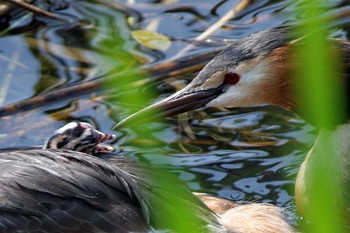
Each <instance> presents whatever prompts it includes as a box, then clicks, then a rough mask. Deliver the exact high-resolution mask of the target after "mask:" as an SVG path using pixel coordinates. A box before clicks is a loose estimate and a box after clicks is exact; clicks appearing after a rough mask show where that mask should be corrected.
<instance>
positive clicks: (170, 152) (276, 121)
mask: <svg viewBox="0 0 350 233" xmlns="http://www.w3.org/2000/svg"><path fill="white" fill-rule="evenodd" d="M237 3H238V1H171V0H169V1H137V0H135V1H64V2H61V1H56V3H55V4H54V5H51V6H49V5H48V4H45V2H43V1H36V4H37V5H38V6H40V7H43V8H49V7H51V9H52V10H53V12H56V13H57V14H59V15H61V16H63V17H65V18H66V19H68V20H69V22H68V23H67V22H59V21H56V20H51V19H47V18H44V17H40V16H37V17H33V16H32V15H28V13H27V12H25V11H23V12H20V13H16V14H15V16H14V15H11V16H10V17H9V19H11V21H7V23H8V25H7V23H3V24H2V25H1V28H2V29H3V30H5V29H6V28H7V29H9V30H7V31H3V32H2V34H1V37H0V70H1V71H2V72H1V76H0V88H1V89H0V105H6V104H8V103H13V102H16V101H19V100H23V99H26V98H30V97H33V96H36V95H38V94H42V93H48V92H50V91H52V90H55V89H60V88H63V87H67V86H70V85H73V84H77V83H83V82H85V81H88V80H90V79H92V78H95V77H98V76H99V75H102V74H104V73H105V72H108V71H110V70H111V69H112V68H116V69H117V70H127V69H130V68H131V67H132V66H141V65H144V64H152V63H155V62H161V61H165V60H166V59H168V58H171V57H173V56H174V55H176V54H177V53H178V52H179V51H180V50H181V49H182V48H184V47H185V46H187V45H188V44H191V41H193V39H194V38H195V37H196V36H198V35H199V34H200V33H201V32H203V31H205V30H206V29H207V28H208V27H209V26H210V25H212V24H213V23H214V22H216V21H217V20H218V19H219V18H221V17H222V16H223V15H224V14H225V13H226V12H227V11H228V10H229V9H232V8H233V7H234V6H235V5H236V4H237ZM346 4H347V2H346V1H331V2H330V3H329V8H334V9H337V8H339V7H341V6H343V5H346ZM294 8H295V4H294V3H293V1H267V0H261V1H260V0H259V1H253V2H252V3H251V4H250V5H249V6H248V7H247V8H245V9H244V10H242V11H241V12H240V13H239V14H238V15H237V16H236V17H235V18H234V19H232V20H230V21H229V22H228V23H226V24H225V27H222V28H220V29H219V30H217V31H216V32H215V33H214V34H212V35H211V36H210V38H212V39H215V40H222V39H235V38H241V37H244V36H247V35H249V34H251V33H253V32H257V31H260V30H263V29H266V28H271V27H274V26H278V25H282V24H288V23H293V22H294V20H295V18H296V17H298V16H295V15H293V14H292V12H293V9H294ZM55 9H56V10H55ZM9 25H11V27H10V28H8V26H9ZM138 29H149V30H155V31H157V32H158V33H161V34H164V35H166V36H167V37H169V38H170V39H171V46H170V48H169V49H168V50H166V51H154V50H150V49H147V48H145V47H144V46H142V45H140V44H139V43H137V42H136V41H135V40H134V39H133V37H132V36H131V35H130V33H131V32H132V31H134V30H138ZM347 35H348V34H347V28H346V27H345V26H344V27H338V28H337V29H334V30H333V31H332V36H333V37H340V38H343V39H346V38H347ZM116 38H119V39H118V40H119V41H120V38H121V39H122V40H123V41H124V42H120V43H119V42H118V43H119V44H118V43H116V42H115V41H116V40H117V39H116ZM210 46H211V45H210V44H207V45H206V44H203V43H202V44H199V45H198V46H197V47H196V50H197V51H200V50H203V49H205V48H208V47H210ZM127 52H129V53H131V54H132V55H133V59H132V61H131V62H129V63H125V62H124V61H125V60H123V59H125V57H127V56H129V55H128V54H127ZM106 54H107V56H106ZM108 55H112V56H108ZM194 75H195V74H192V73H189V74H188V75H186V77H174V78H169V79H166V80H162V81H157V82H154V83H151V84H148V85H147V86H141V87H136V88H134V87H133V88H130V90H129V92H135V93H141V92H148V91H150V90H151V89H152V88H155V89H156V90H157V94H156V95H155V96H153V97H150V98H147V99H144V103H142V104H141V103H136V102H135V101H134V100H133V99H127V100H128V101H125V98H123V97H126V96H128V94H129V93H128V91H125V90H124V91H123V90H121V91H118V90H117V89H118V88H116V91H115V92H102V93H97V94H96V93H92V94H88V95H84V96H83V97H81V96H80V97H77V98H73V99H70V100H69V101H59V100H57V102H55V103H54V104H50V105H48V106H45V107H43V108H39V109H36V110H34V111H21V112H19V113H18V114H16V115H13V116H7V117H3V118H1V120H0V147H9V146H26V145H37V144H42V143H44V141H45V137H46V136H47V135H48V134H50V133H52V132H53V131H54V129H56V128H58V127H60V126H62V125H64V124H65V123H67V122H70V121H72V120H79V121H87V122H90V123H92V124H93V125H95V126H97V127H98V128H99V129H101V130H103V131H105V132H109V133H116V134H117V135H118V137H119V139H118V141H117V142H115V144H114V145H115V146H116V147H118V148H119V150H120V151H121V154H123V155H125V156H131V157H134V158H137V159H139V160H142V161H145V162H148V163H151V164H171V165H173V166H172V167H173V172H174V173H176V174H178V176H179V177H180V178H181V179H182V180H184V181H185V182H186V183H187V184H188V186H189V188H190V189H191V190H193V191H198V192H207V193H212V194H215V195H217V196H220V197H225V198H229V199H232V200H238V201H257V202H269V203H273V204H277V205H279V206H283V207H286V208H287V209H288V210H290V213H291V216H290V220H291V222H294V221H295V220H296V217H295V216H294V215H293V211H294V197H293V186H294V180H295V176H296V173H297V171H298V167H299V165H300V163H301V162H302V160H303V159H304V156H305V154H306V152H307V151H308V150H309V148H310V146H311V145H312V142H313V140H314V138H315V136H314V134H315V130H314V129H313V128H312V127H311V126H310V125H308V124H306V123H305V122H304V121H302V120H301V119H300V118H298V117H297V116H296V115H294V114H292V113H288V112H286V111H284V110H282V109H280V108H277V107H273V106H259V107H254V108H253V107H250V108H237V109H230V111H224V112H223V111H220V110H217V109H204V110H199V111H196V112H194V113H189V114H186V115H183V116H182V117H180V118H172V119H168V120H167V121H166V122H163V123H157V122H155V123H153V124H152V125H153V126H154V127H155V128H156V130H155V131H154V132H153V133H152V134H150V135H148V137H147V138H146V137H143V136H139V135H137V134H136V133H135V132H133V130H130V129H122V130H121V131H119V132H114V131H112V130H111V128H112V126H113V125H114V124H115V123H116V122H117V121H119V120H121V119H123V118H124V117H126V116H127V115H128V114H131V113H132V112H133V111H134V109H141V108H142V107H143V106H145V105H146V104H149V103H152V102H153V101H154V100H155V99H160V98H163V97H165V96H166V95H168V94H170V93H172V92H174V91H175V90H174V88H173V86H172V84H174V81H175V80H177V83H182V84H184V83H187V82H188V81H189V80H190V79H191V78H193V77H194ZM111 96H116V97H117V98H116V100H114V101H112V102H111V101H108V100H109V97H111ZM118 100H120V101H118ZM130 108H132V109H133V110H130ZM148 127H150V126H147V125H146V126H140V128H145V129H146V128H148Z"/></svg>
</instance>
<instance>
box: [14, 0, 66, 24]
mask: <svg viewBox="0 0 350 233" xmlns="http://www.w3.org/2000/svg"><path fill="white" fill-rule="evenodd" d="M8 1H9V2H10V3H12V4H15V5H17V6H19V7H22V8H24V9H26V10H28V11H30V12H33V13H34V14H37V15H42V16H45V17H48V18H51V19H56V20H60V21H64V22H69V21H68V20H67V19H65V18H63V17H61V16H59V15H57V14H54V13H51V12H49V11H46V10H43V9H41V8H39V7H36V6H33V5H31V4H28V3H26V2H24V1H21V0H8Z"/></svg>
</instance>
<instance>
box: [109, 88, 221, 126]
mask: <svg viewBox="0 0 350 233" xmlns="http://www.w3.org/2000/svg"><path fill="white" fill-rule="evenodd" d="M185 89H186V90H185ZM185 89H184V90H182V91H179V92H177V93H175V94H174V95H171V96H170V97H168V98H166V99H164V100H161V101H159V102H157V103H155V104H152V105H150V106H148V107H146V108H144V109H142V110H140V111H138V112H136V113H134V114H132V115H131V116H129V117H127V118H125V119H124V120H122V121H121V122H119V123H118V124H116V125H115V126H114V127H113V129H117V128H120V127H122V126H125V125H128V124H132V123H138V122H142V121H144V120H145V119H150V118H152V119H161V118H165V117H169V116H174V115H177V114H180V113H184V112H188V111H191V110H195V109H198V108H201V107H204V106H205V105H206V104H207V103H209V102H210V101H211V100H213V99H215V98H216V97H218V96H219V95H220V94H222V89H221V88H213V89H208V90H199V91H194V92H190V91H188V89H187V88H185Z"/></svg>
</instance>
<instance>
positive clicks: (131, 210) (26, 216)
mask: <svg viewBox="0 0 350 233" xmlns="http://www.w3.org/2000/svg"><path fill="white" fill-rule="evenodd" d="M114 138H115V136H114V135H112V134H104V133H102V132H100V131H98V130H96V129H95V128H93V127H92V126H91V125H90V124H88V123H83V122H72V123H69V124H67V125H66V126H64V127H62V128H60V129H59V130H57V131H56V132H55V133H54V135H53V136H51V137H50V138H49V139H48V140H47V142H46V143H45V145H44V148H43V149H26V150H19V149H2V150H0V187H1V188H0V197H1V198H0V232H84V233H85V232H114V233H115V232H118V233H123V232H125V233H126V232H138V233H141V232H154V231H157V230H163V229H164V228H163V227H164V225H163V222H173V223H174V224H176V220H174V219H168V217H167V216H161V214H162V213H164V212H162V211H160V210H159V208H165V209H167V211H168V212H167V213H169V211H170V212H175V213H174V216H173V217H175V218H183V216H180V215H176V208H173V207H172V206H171V205H169V200H170V199H171V200H175V201H176V203H177V204H179V203H180V204H181V203H190V204H191V210H192V213H193V214H194V215H196V216H197V217H198V219H196V220H197V221H198V222H194V223H193V224H194V226H196V229H198V231H195V232H198V233H200V232H217V233H221V232H223V233H224V232H227V233H234V232H240V233H245V232H246V233H248V232H249V233H259V232H266V233H278V232H283V233H292V232H293V230H292V228H291V227H290V226H289V225H288V224H287V223H286V221H285V220H284V217H283V214H282V210H281V209H280V208H278V207H275V206H272V205H269V204H254V205H251V208H250V210H251V211H250V212H249V211H245V212H241V213H242V214H243V215H244V214H248V213H250V215H249V216H248V215H246V216H247V219H246V220H247V221H248V222H249V224H248V222H245V223H244V224H242V222H240V220H242V216H239V215H240V212H239V211H232V210H233V209H236V210H237V208H236V207H238V206H240V205H236V204H234V203H232V202H230V201H228V200H224V199H220V198H215V197H209V196H208V195H205V194H196V195H193V194H192V193H191V192H189V191H187V188H186V187H185V185H184V184H183V183H182V182H180V181H178V179H176V178H175V177H173V176H171V175H166V174H164V173H162V172H160V171H158V170H157V169H151V168H150V167H148V166H146V165H143V164H141V163H140V162H137V161H134V160H132V159H128V158H125V157H121V156H113V154H111V153H98V152H100V151H102V152H110V151H111V148H110V147H108V146H103V145H101V144H100V143H101V142H104V141H106V140H110V139H114ZM82 151H83V152H86V153H82ZM87 153H89V154H87ZM90 153H93V154H96V156H98V158H97V157H95V156H91V155H90ZM155 177H156V178H160V179H162V180H163V182H168V183H171V184H174V185H177V186H179V187H180V188H181V189H182V190H183V193H176V194H173V193H170V192H169V191H167V190H165V189H162V187H160V185H159V184H158V183H157V182H156V181H155V180H154V178H155ZM197 196H198V197H199V198H197ZM200 199H201V200H202V201H201V200H200ZM209 199H210V200H209ZM221 202H222V203H225V206H226V208H222V209H221V210H220V211H219V210H218V209H217V208H215V205H216V204H218V203H221ZM203 203H205V204H206V205H207V206H208V207H209V208H210V209H211V210H212V211H213V212H212V211H211V210H209V209H208V208H207V207H206V206H205V205H204V204H203ZM220 206H223V205H222V204H220ZM245 206H246V207H248V208H247V209H249V206H250V205H249V204H248V205H245ZM266 209H271V210H272V211H271V212H270V215H264V218H261V213H263V211H264V210H266ZM230 212H232V213H234V214H231V213H230ZM214 213H216V214H214ZM225 213H226V214H225ZM230 216H231V217H230ZM253 217H255V218H253ZM266 218H273V219H274V221H275V222H276V223H278V224H279V226H280V227H279V228H277V229H276V228H271V226H270V224H269V223H265V222H264V220H266ZM157 232H158V231H157ZM162 232H163V231H162ZM175 232H176V227H175Z"/></svg>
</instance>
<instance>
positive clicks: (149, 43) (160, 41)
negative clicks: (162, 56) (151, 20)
mask: <svg viewBox="0 0 350 233" xmlns="http://www.w3.org/2000/svg"><path fill="white" fill-rule="evenodd" d="M131 35H132V36H133V37H134V39H135V40H136V41H137V42H139V43H140V44H142V45H143V46H145V47H147V48H149V49H157V50H162V51H165V50H167V49H168V48H169V47H170V45H171V41H170V39H169V38H168V37H166V36H164V35H162V34H159V33H157V32H152V31H146V30H135V31H132V32H131Z"/></svg>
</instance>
